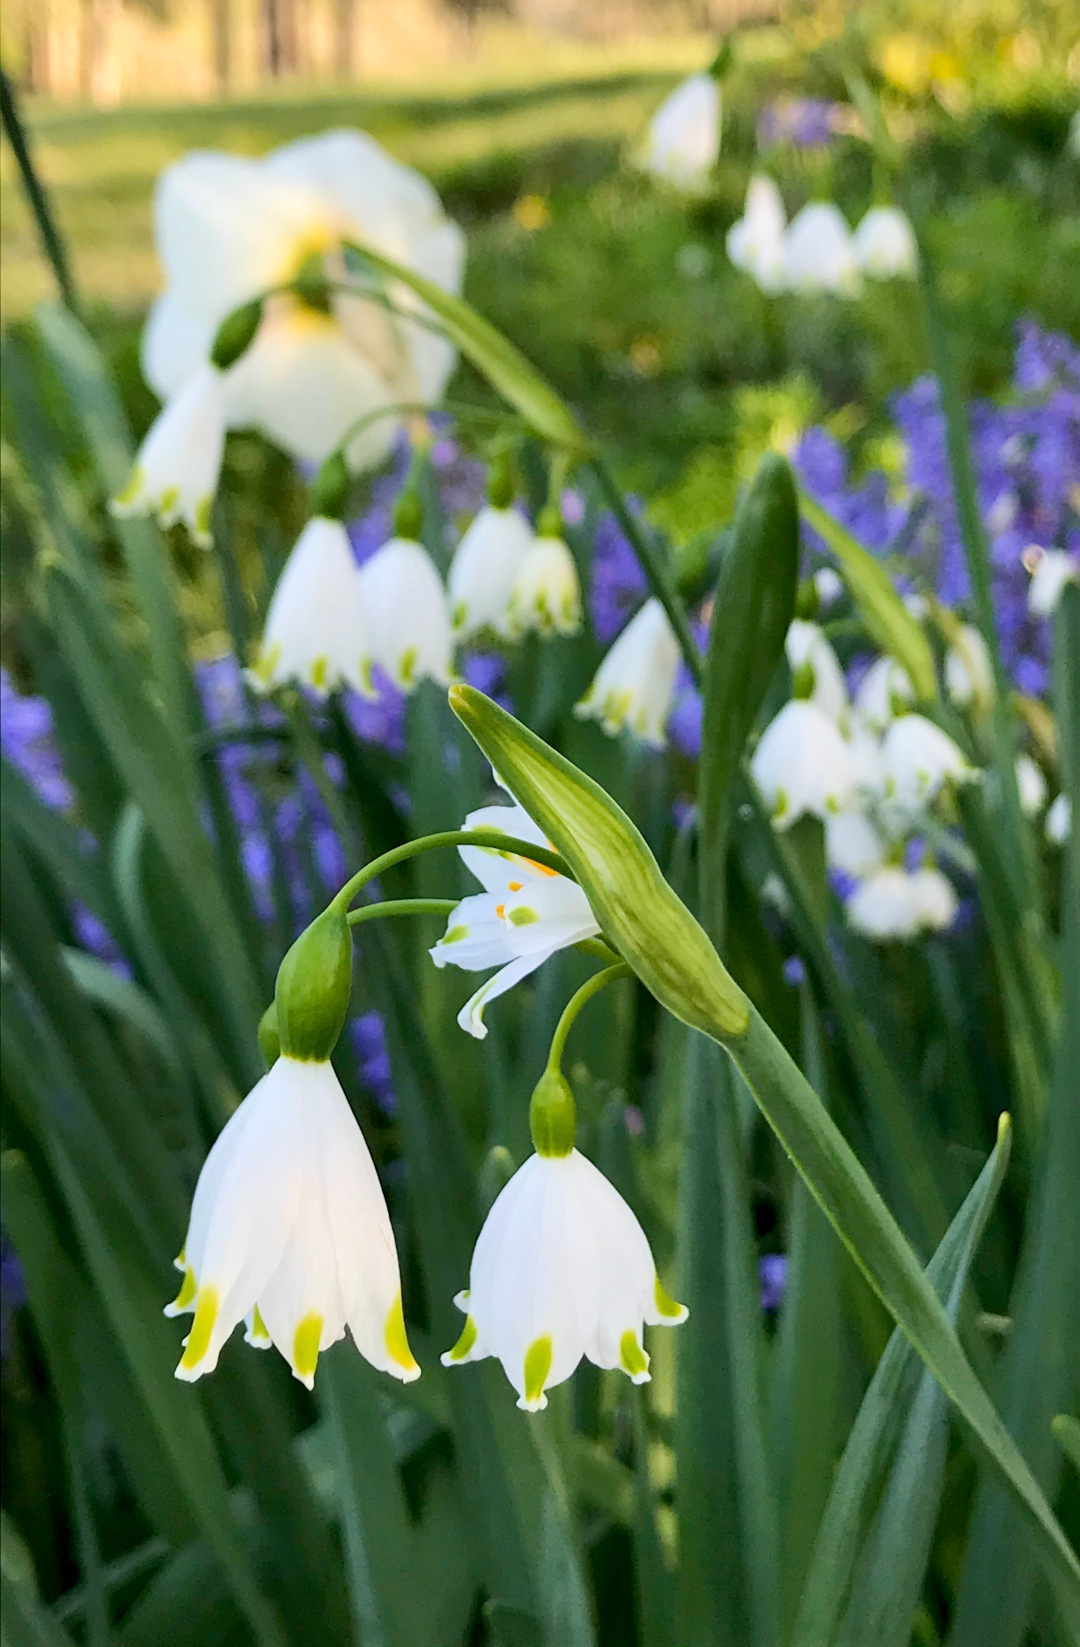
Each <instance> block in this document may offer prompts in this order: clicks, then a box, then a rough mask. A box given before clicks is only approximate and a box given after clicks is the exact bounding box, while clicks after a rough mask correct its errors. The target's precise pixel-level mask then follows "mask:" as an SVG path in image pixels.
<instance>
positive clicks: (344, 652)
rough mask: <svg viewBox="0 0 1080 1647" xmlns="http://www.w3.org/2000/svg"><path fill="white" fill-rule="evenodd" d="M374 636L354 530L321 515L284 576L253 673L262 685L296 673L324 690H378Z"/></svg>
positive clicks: (288, 678)
mask: <svg viewBox="0 0 1080 1647" xmlns="http://www.w3.org/2000/svg"><path fill="white" fill-rule="evenodd" d="M368 636H369V631H368V624H367V618H366V614H365V610H364V601H363V597H362V595H361V592H360V575H359V572H358V571H357V567H356V562H355V560H354V559H353V552H352V548H351V546H350V544H349V537H348V533H347V532H346V530H345V528H344V526H343V525H342V524H341V522H340V521H339V520H327V519H326V518H325V517H323V516H316V518H315V519H314V520H309V521H308V523H307V525H306V526H305V527H304V530H303V531H302V532H301V534H300V536H299V537H298V538H297V540H296V543H295V545H294V546H293V550H292V553H291V554H290V556H289V558H288V560H287V561H286V563H285V570H284V571H283V572H282V574H281V577H280V578H279V579H278V585H277V588H276V589H275V590H274V598H273V600H272V601H271V602H270V610H269V612H268V613H267V617H266V625H265V628H264V630H263V637H262V643H261V645H260V647H259V655H258V657H257V659H256V661H255V663H254V665H253V666H252V668H251V670H250V671H249V676H248V678H249V680H250V681H251V684H252V685H253V686H254V687H255V689H256V690H257V691H260V692H268V691H269V690H270V689H271V687H274V686H282V685H284V684H285V683H286V682H288V681H296V682H299V683H301V684H302V685H304V686H310V687H312V688H313V689H314V690H315V691H316V692H322V693H326V692H332V691H334V690H335V688H337V687H339V686H351V687H352V689H353V690H354V691H355V692H360V693H362V694H363V695H364V696H366V697H370V696H371V655H370V649H369V644H368Z"/></svg>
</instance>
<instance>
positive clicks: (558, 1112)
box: [529, 1065, 577, 1156]
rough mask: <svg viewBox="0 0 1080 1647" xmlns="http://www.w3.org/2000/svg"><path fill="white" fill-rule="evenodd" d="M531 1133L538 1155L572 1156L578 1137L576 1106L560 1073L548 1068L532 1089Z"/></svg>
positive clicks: (566, 1081) (567, 1082) (563, 1076)
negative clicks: (575, 1140) (571, 1152)
mask: <svg viewBox="0 0 1080 1647" xmlns="http://www.w3.org/2000/svg"><path fill="white" fill-rule="evenodd" d="M529 1130H530V1131H531V1133H532V1141H533V1147H534V1148H535V1150H536V1153H537V1155H548V1156H551V1155H556V1156H558V1155H569V1154H570V1151H571V1150H572V1149H573V1147H574V1139H575V1137H576V1136H577V1106H576V1105H575V1103H574V1094H573V1093H572V1092H571V1091H570V1083H569V1081H568V1080H567V1079H566V1076H565V1075H564V1074H563V1072H562V1070H561V1069H552V1068H551V1067H550V1065H549V1067H548V1068H547V1069H545V1071H544V1073H543V1075H541V1077H540V1079H539V1081H537V1083H536V1086H535V1087H534V1089H533V1095H532V1099H531V1101H530V1103H529Z"/></svg>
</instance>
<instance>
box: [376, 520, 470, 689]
mask: <svg viewBox="0 0 1080 1647" xmlns="http://www.w3.org/2000/svg"><path fill="white" fill-rule="evenodd" d="M360 594H361V597H362V599H363V603H364V610H365V612H366V613H367V620H368V633H369V636H370V644H371V657H372V661H373V662H374V663H377V664H378V665H379V667H380V668H381V669H384V670H385V671H386V673H387V675H389V677H390V679H391V680H392V681H393V682H394V685H395V686H399V687H400V688H401V689H402V691H404V692H411V691H412V690H413V689H414V687H416V686H418V685H419V683H420V682H421V681H422V680H425V679H427V680H433V681H437V682H438V684H439V685H440V686H448V685H449V683H450V681H451V680H452V679H453V673H454V671H453V661H452V653H453V645H454V642H453V634H452V632H451V628H450V613H449V611H448V610H447V601H446V591H445V589H444V588H443V582H442V579H441V578H440V576H439V574H438V571H437V570H436V568H435V563H434V561H433V560H432V558H431V556H430V555H429V554H428V552H427V550H426V549H425V548H424V546H423V544H422V543H417V542H416V540H415V539H414V538H391V539H390V541H389V543H384V544H383V546H382V548H381V549H377V550H376V551H375V553H374V554H373V555H372V557H371V559H370V560H369V561H365V563H364V565H363V566H362V567H361V568H360Z"/></svg>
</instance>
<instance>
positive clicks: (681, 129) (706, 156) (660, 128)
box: [642, 74, 723, 194]
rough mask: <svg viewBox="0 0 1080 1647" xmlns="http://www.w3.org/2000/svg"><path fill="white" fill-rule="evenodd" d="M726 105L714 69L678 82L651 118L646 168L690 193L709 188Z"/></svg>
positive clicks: (644, 161) (646, 149)
mask: <svg viewBox="0 0 1080 1647" xmlns="http://www.w3.org/2000/svg"><path fill="white" fill-rule="evenodd" d="M722 107H723V105H722V101H721V96H720V87H719V86H718V85H717V83H716V81H715V80H714V79H713V77H712V75H711V74H692V75H690V77H689V79H687V80H684V81H683V82H682V85H680V86H676V88H675V90H674V91H673V92H672V93H671V96H670V97H667V98H665V99H664V101H663V103H661V105H660V107H659V108H658V109H657V111H656V113H655V114H654V115H653V117H652V119H651V120H650V121H649V130H648V135H647V137H646V139H645V148H644V153H643V155H642V162H643V164H644V166H645V168H646V170H647V171H649V172H651V173H652V175H653V176H654V177H656V178H658V179H659V180H660V181H661V182H662V183H670V184H671V186H672V187H673V188H675V189H680V190H682V191H683V192H684V193H686V194H698V193H700V192H701V191H702V190H703V189H705V188H707V187H708V184H709V179H710V176H711V174H712V169H713V167H714V166H715V165H716V160H717V156H718V155H719V153H720V131H721V116H722Z"/></svg>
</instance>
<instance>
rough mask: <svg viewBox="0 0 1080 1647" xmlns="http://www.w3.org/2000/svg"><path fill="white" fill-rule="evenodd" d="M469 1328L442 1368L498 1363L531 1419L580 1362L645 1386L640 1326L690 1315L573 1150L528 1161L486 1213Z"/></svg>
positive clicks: (629, 1217)
mask: <svg viewBox="0 0 1080 1647" xmlns="http://www.w3.org/2000/svg"><path fill="white" fill-rule="evenodd" d="M455 1302H456V1303H457V1304H458V1306H459V1308H460V1309H462V1310H463V1311H465V1314H466V1320H465V1328H464V1331H463V1332H462V1334H461V1337H460V1338H459V1340H458V1342H457V1343H456V1344H455V1345H454V1348H453V1349H452V1350H449V1351H447V1353H446V1354H445V1355H444V1356H443V1358H442V1359H443V1362H444V1364H445V1365H446V1366H448V1367H449V1366H458V1365H460V1364H462V1363H463V1362H466V1361H479V1360H480V1359H482V1358H483V1357H484V1356H489V1355H494V1356H497V1357H498V1359H499V1360H500V1361H501V1362H502V1365H503V1368H504V1370H505V1372H506V1376H507V1378H509V1380H510V1382H511V1384H512V1385H513V1386H514V1388H515V1390H516V1391H517V1392H518V1406H519V1407H522V1408H523V1409H524V1410H525V1411H526V1412H536V1411H538V1410H539V1409H541V1408H543V1407H546V1406H547V1394H546V1391H547V1390H549V1389H551V1388H552V1387H553V1386H554V1385H556V1384H561V1383H562V1382H563V1381H564V1380H565V1379H567V1378H569V1377H570V1375H571V1373H572V1372H573V1371H574V1369H575V1367H576V1366H577V1365H578V1362H579V1361H580V1360H581V1358H582V1356H587V1357H588V1359H589V1360H590V1361H591V1362H593V1364H594V1365H595V1366H597V1367H609V1368H621V1369H622V1370H623V1372H625V1373H627V1374H628V1375H629V1376H630V1378H631V1379H632V1380H633V1381H634V1383H635V1384H643V1383H645V1382H646V1381H647V1379H648V1377H649V1357H648V1355H647V1354H646V1351H645V1348H644V1345H643V1344H642V1326H643V1324H645V1323H648V1324H649V1325H651V1326H667V1327H672V1326H676V1325H677V1324H678V1323H679V1322H680V1321H685V1320H686V1316H687V1311H686V1309H685V1308H684V1307H683V1306H682V1305H681V1304H676V1303H675V1301H674V1300H673V1299H672V1298H669V1297H668V1295H667V1293H666V1292H665V1291H664V1289H663V1287H662V1286H661V1284H660V1279H659V1277H658V1276H657V1273H656V1265H655V1264H654V1262H653V1256H652V1253H651V1252H650V1250H649V1243H648V1240H647V1239H646V1236H645V1232H644V1231H643V1230H642V1228H641V1225H640V1224H639V1223H638V1221H637V1219H636V1218H635V1216H634V1214H633V1213H632V1212H631V1210H630V1208H629V1207H628V1206H627V1204H626V1202H625V1201H624V1200H623V1198H622V1196H621V1195H620V1194H619V1192H618V1191H617V1190H616V1189H615V1188H613V1186H612V1185H611V1184H609V1183H608V1181H607V1179H606V1178H605V1177H604V1175H603V1173H601V1172H599V1171H598V1170H597V1168H596V1167H594V1166H593V1164H592V1162H591V1161H590V1160H588V1158H587V1157H586V1156H584V1155H582V1154H580V1153H579V1152H578V1151H577V1150H576V1149H571V1150H570V1151H569V1153H568V1154H565V1155H542V1154H539V1153H537V1154H535V1155H531V1156H530V1157H529V1159H528V1160H527V1161H526V1162H525V1165H524V1166H523V1167H521V1168H520V1169H519V1170H518V1171H517V1172H516V1173H515V1174H514V1176H513V1177H512V1178H511V1180H510V1182H509V1183H508V1184H507V1185H506V1187H505V1188H504V1189H503V1191H502V1193H501V1194H500V1195H499V1197H498V1199H497V1200H496V1202H495V1204H494V1206H493V1207H492V1209H491V1211H490V1212H489V1213H488V1215H487V1219H486V1221H485V1223H484V1227H483V1229H482V1230H481V1231H480V1238H479V1240H478V1241H477V1243H476V1250H475V1252H474V1253H473V1260H472V1268H471V1271H470V1274H469V1286H468V1290H467V1291H466V1292H463V1293H459V1294H458V1296H457V1298H456V1299H455Z"/></svg>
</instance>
